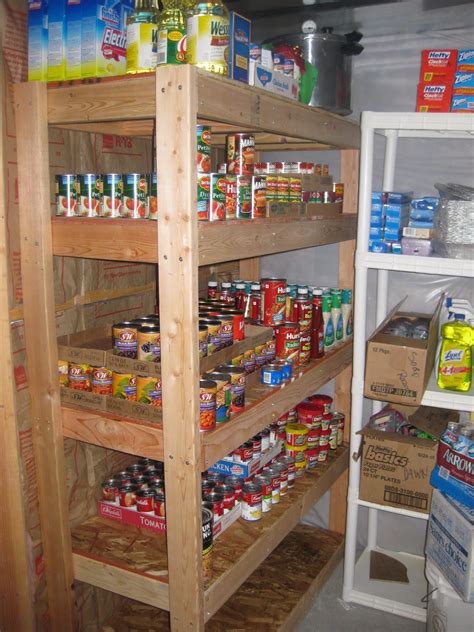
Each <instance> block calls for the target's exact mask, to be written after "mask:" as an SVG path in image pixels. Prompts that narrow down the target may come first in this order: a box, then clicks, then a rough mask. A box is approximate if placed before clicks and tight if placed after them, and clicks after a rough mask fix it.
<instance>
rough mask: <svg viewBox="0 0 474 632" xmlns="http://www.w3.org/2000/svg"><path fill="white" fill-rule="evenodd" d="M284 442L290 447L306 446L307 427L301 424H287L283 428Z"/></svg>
mask: <svg viewBox="0 0 474 632" xmlns="http://www.w3.org/2000/svg"><path fill="white" fill-rule="evenodd" d="M285 432H286V442H287V444H288V445H290V446H293V447H294V446H306V444H307V441H308V426H304V425H303V424H287V426H286V428H285Z"/></svg>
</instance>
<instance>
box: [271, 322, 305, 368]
mask: <svg viewBox="0 0 474 632" xmlns="http://www.w3.org/2000/svg"><path fill="white" fill-rule="evenodd" d="M300 337H301V336H300V327H299V325H298V324H297V323H288V322H286V323H281V324H279V325H277V326H276V327H275V356H276V358H278V359H279V360H286V361H287V362H291V364H292V366H293V369H295V368H297V367H298V366H299V360H300Z"/></svg>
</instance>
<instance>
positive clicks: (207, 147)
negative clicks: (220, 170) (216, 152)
mask: <svg viewBox="0 0 474 632" xmlns="http://www.w3.org/2000/svg"><path fill="white" fill-rule="evenodd" d="M196 141H197V157H196V169H197V172H198V173H210V172H211V128H210V127H208V126H207V125H196Z"/></svg>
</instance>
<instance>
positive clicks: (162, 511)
mask: <svg viewBox="0 0 474 632" xmlns="http://www.w3.org/2000/svg"><path fill="white" fill-rule="evenodd" d="M154 492H155V498H154V505H155V516H159V517H160V518H164V517H165V516H166V506H165V490H164V489H155V490H154Z"/></svg>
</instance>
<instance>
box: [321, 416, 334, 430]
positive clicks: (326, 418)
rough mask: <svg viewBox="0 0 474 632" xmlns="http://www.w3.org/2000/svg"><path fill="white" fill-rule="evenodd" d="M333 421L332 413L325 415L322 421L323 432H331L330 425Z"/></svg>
mask: <svg viewBox="0 0 474 632" xmlns="http://www.w3.org/2000/svg"><path fill="white" fill-rule="evenodd" d="M331 421H332V415H331V413H329V414H324V415H323V417H322V419H321V431H326V430H329V424H330V423H331Z"/></svg>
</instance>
